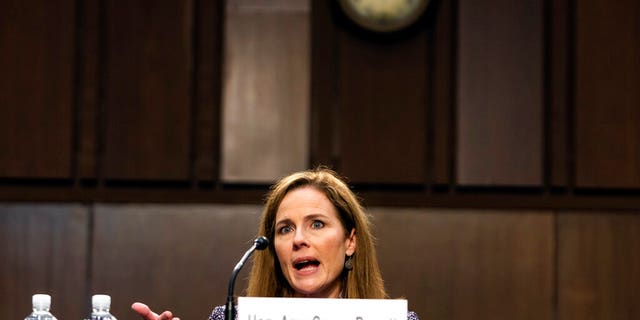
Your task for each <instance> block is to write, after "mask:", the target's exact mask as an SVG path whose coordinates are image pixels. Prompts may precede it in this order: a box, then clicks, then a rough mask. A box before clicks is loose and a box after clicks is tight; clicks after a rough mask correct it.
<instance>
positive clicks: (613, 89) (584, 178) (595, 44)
mask: <svg viewBox="0 0 640 320" xmlns="http://www.w3.org/2000/svg"><path fill="white" fill-rule="evenodd" d="M576 10H577V11H576V18H575V33H576V35H575V37H576V52H575V68H576V70H575V72H576V73H575V74H576V88H575V90H576V91H575V112H576V114H575V121H576V129H575V139H576V185H577V186H578V187H600V188H601V187H605V188H638V187H640V108H639V107H638V106H640V90H638V88H639V87H640V59H639V58H638V57H640V32H638V30H639V29H640V23H638V21H640V3H639V2H638V1H635V0H622V1H616V2H615V3H611V2H609V1H598V0H590V1H581V2H580V3H579V5H577V8H576Z"/></svg>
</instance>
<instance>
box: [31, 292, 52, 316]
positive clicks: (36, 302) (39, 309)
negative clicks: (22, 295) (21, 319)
mask: <svg viewBox="0 0 640 320" xmlns="http://www.w3.org/2000/svg"><path fill="white" fill-rule="evenodd" d="M31 303H32V304H33V312H31V314H30V315H28V316H27V317H26V318H25V320H57V319H56V317H54V316H53V315H52V314H51V312H49V308H51V296H50V295H48V294H34V295H33V297H31Z"/></svg>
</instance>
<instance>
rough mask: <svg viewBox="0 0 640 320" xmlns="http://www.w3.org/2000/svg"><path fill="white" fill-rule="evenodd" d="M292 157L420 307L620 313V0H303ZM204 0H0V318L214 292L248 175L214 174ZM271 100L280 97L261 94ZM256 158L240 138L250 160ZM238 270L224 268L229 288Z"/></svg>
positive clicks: (250, 195)
mask: <svg viewBox="0 0 640 320" xmlns="http://www.w3.org/2000/svg"><path fill="white" fill-rule="evenodd" d="M310 17H311V18H310V21H311V22H310V23H311V34H310V42H311V57H310V61H311V75H310V77H311V99H310V108H311V109H310V119H309V121H310V126H311V130H310V141H309V150H308V154H309V163H308V165H309V167H312V166H314V165H316V164H325V165H328V166H331V167H333V168H335V169H336V170H338V171H339V172H340V173H342V174H343V175H345V176H347V177H348V178H349V181H350V184H351V185H353V187H354V190H355V191H356V192H358V194H359V195H360V196H361V197H362V198H363V201H364V203H365V205H366V206H367V207H368V208H369V210H370V212H371V214H372V217H373V220H374V223H375V229H376V234H377V236H378V248H379V255H380V260H381V264H382V269H383V273H384V277H385V280H386V284H387V287H388V289H389V291H390V293H391V294H392V296H393V297H399V296H404V297H406V298H407V299H408V300H409V305H410V308H411V309H413V310H415V311H417V312H418V313H419V315H420V316H421V318H423V319H470V318H474V319H549V320H552V319H553V320H568V319H581V320H582V319H637V318H638V317H640V307H638V304H637V301H638V300H639V299H640V292H639V291H638V288H640V254H639V252H640V215H638V213H639V212H638V211H639V210H640V93H639V92H640V90H638V88H640V58H639V57H640V24H639V21H640V3H638V2H637V1H635V0H616V1H604V0H582V1H573V0H559V1H551V0H525V1H515V2H514V1H507V0H484V1H469V0H459V1H455V0H452V1H445V0H441V1H437V0H434V1H432V4H431V5H430V8H429V10H428V12H427V13H426V14H425V15H424V16H423V17H422V19H421V20H420V21H419V22H418V23H417V24H416V25H414V26H412V27H411V28H409V29H408V30H405V31H403V32H400V33H397V34H393V35H376V34H372V33H368V32H366V31H364V30H361V29H359V28H358V27H356V26H354V25H353V24H351V23H350V22H349V21H348V20H347V19H346V18H345V17H344V16H343V15H342V13H341V12H340V10H339V8H338V6H337V4H336V2H335V1H312V3H311V15H310ZM224 18H225V10H224V3H223V2H222V1H203V0H190V1H168V0H167V1H72V0H57V1H47V0H32V1H19V0H4V1H0V68H1V69H2V70H3V72H2V75H0V201H1V202H0V228H1V230H0V231H1V233H0V240H1V242H0V257H1V258H2V260H1V262H0V316H1V317H3V318H7V319H15V318H18V319H19V318H20V317H24V316H26V315H27V314H28V312H29V310H30V305H29V304H30V297H31V294H33V293H36V292H49V293H51V294H52V295H53V312H54V313H55V314H56V315H57V316H58V318H59V319H61V318H75V319H80V318H81V317H83V316H84V315H86V313H87V312H88V301H89V298H90V295H91V294H93V293H103V292H104V293H108V294H111V295H112V296H113V311H114V313H115V314H116V316H117V317H118V318H120V319H121V320H122V319H135V315H134V314H132V312H131V311H129V310H128V308H129V305H130V304H131V303H132V302H133V301H135V300H137V299H140V300H143V301H146V302H148V303H149V304H151V305H152V306H153V307H154V308H156V309H162V308H167V309H171V310H174V311H175V312H176V313H177V314H178V315H180V316H181V317H182V318H183V319H186V320H188V319H204V318H205V317H206V315H207V314H208V312H209V311H210V309H211V308H212V307H213V306H215V305H219V304H223V303H224V296H225V292H226V281H227V279H228V275H229V273H230V270H231V269H232V267H233V265H234V264H235V262H236V261H237V259H238V258H239V256H240V254H241V253H242V252H243V251H244V249H245V248H246V247H248V243H249V241H250V240H251V238H252V237H253V235H254V230H255V228H256V225H257V219H258V217H257V215H258V213H259V211H260V203H261V200H262V195H263V194H264V192H265V191H266V190H267V185H266V184H265V185H263V184H243V183H229V182H225V181H223V180H222V179H221V174H220V172H221V164H220V159H221V156H222V155H221V151H220V150H221V145H220V144H221V116H220V115H221V110H222V106H221V101H222V99H221V92H222V89H221V87H222V81H223V71H222V67H223V64H224V55H223V52H224V38H223V35H224ZM275 116H280V115H275ZM254 161H259V160H254ZM243 285H244V283H239V284H238V288H239V289H238V291H239V292H240V291H241V289H240V288H241V287H243Z"/></svg>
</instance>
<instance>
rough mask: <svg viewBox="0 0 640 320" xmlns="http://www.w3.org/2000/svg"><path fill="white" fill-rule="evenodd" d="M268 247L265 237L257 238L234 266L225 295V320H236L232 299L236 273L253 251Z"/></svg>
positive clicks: (267, 240)
mask: <svg viewBox="0 0 640 320" xmlns="http://www.w3.org/2000/svg"><path fill="white" fill-rule="evenodd" d="M268 246H269V239H267V238H266V237H265V236H260V237H257V238H256V239H255V240H253V245H252V246H251V248H249V250H247V252H245V253H244V255H243V256H242V258H241V259H240V261H238V264H236V266H235V268H233V272H232V273H231V278H230V279H229V292H228V294H227V304H226V307H225V308H226V309H225V312H224V319H225V320H235V318H236V308H235V301H234V297H233V290H234V287H235V285H236V277H237V276H238V273H240V270H241V269H242V267H243V266H244V263H245V262H246V261H247V259H249V257H250V256H251V254H252V253H253V252H254V251H256V250H264V249H265V248H267V247H268Z"/></svg>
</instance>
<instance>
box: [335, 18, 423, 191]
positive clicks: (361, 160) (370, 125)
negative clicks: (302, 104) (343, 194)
mask: <svg viewBox="0 0 640 320" xmlns="http://www.w3.org/2000/svg"><path fill="white" fill-rule="evenodd" d="M426 40H427V39H426V31H425V30H424V29H422V30H420V32H416V34H414V35H411V36H410V37H407V38H401V39H398V40H396V41H379V40H376V39H375V38H372V39H367V38H364V37H362V36H358V35H357V34H355V33H351V32H349V31H348V30H341V31H340V32H339V34H338V38H337V39H336V41H337V43H336V44H335V45H336V46H337V50H338V53H337V57H338V59H337V63H338V71H337V74H338V75H339V76H338V78H337V79H336V80H335V81H337V86H338V89H337V92H338V96H337V97H336V99H338V102H337V103H338V111H337V112H338V114H339V122H338V128H337V130H338V132H339V142H338V145H337V146H336V148H337V150H339V151H338V156H339V161H340V163H339V168H340V171H341V172H342V173H343V174H344V175H346V176H348V177H350V179H351V181H353V182H355V183H422V182H424V181H425V173H426V170H425V167H426V159H425V152H426V151H425V148H426V130H427V125H426V108H427V104H426V103H427V102H426V90H427V77H426V75H427V72H429V71H428V70H427V64H426V59H427V41H426Z"/></svg>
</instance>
